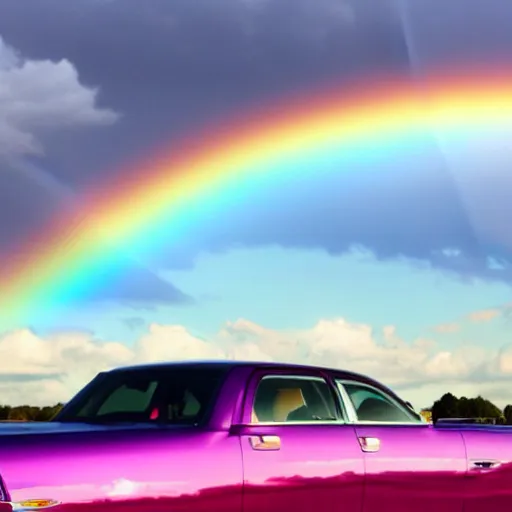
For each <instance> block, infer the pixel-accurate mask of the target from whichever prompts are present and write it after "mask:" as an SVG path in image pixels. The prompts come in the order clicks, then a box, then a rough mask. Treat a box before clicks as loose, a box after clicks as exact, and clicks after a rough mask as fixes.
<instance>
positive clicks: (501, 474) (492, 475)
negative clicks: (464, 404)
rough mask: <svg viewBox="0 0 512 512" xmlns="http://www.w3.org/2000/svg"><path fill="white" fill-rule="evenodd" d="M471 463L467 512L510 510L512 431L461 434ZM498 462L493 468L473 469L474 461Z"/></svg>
mask: <svg viewBox="0 0 512 512" xmlns="http://www.w3.org/2000/svg"><path fill="white" fill-rule="evenodd" d="M462 435H463V437H464V442H465V444H466V450H467V456H468V461H469V462H470V464H469V475H468V483H469V485H468V492H467V503H466V507H465V509H464V512H479V511H481V510H482V509H483V508H485V509H487V510H491V509H493V510H499V509H500V508H501V509H502V510H510V509H511V507H512V431H511V430H501V431H500V430H498V429H496V430H487V431H486V430H469V429H468V430H466V431H463V432H462ZM485 460H487V461H489V462H492V461H496V462H499V463H500V464H499V465H498V466H496V467H494V468H490V469H476V468H473V466H472V464H471V462H472V461H485Z"/></svg>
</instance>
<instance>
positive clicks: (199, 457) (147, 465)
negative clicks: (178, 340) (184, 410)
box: [0, 428, 243, 512]
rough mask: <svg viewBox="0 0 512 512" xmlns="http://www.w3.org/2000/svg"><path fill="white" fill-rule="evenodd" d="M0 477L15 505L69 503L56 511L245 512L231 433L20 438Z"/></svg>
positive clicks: (3, 454) (4, 456)
mask: <svg viewBox="0 0 512 512" xmlns="http://www.w3.org/2000/svg"><path fill="white" fill-rule="evenodd" d="M0 469H1V471H2V475H3V477H4V479H5V481H6V482H7V485H8V490H9V493H10V497H11V500H12V501H21V500H25V499H30V498H51V499H55V500H58V501H59V502H62V503H63V505H61V506H59V507H56V508H54V509H53V510H62V511H64V510H82V509H85V510H100V509H101V508H102V507H106V505H107V503H108V509H109V510H116V511H119V512H121V511H123V512H124V511H128V510H130V511H132V510H153V511H156V510H191V511H193V510H203V509H204V510H206V509H207V508H208V507H211V506H212V504H218V506H219V510H220V509H222V510H226V511H233V512H235V511H236V512H239V511H240V510H241V498H242V475H243V472H242V459H241V455H240V443H239V440H238V439H237V438H236V437H233V436H229V434H228V433H227V432H197V433H195V432H190V431H186V430H184V431H178V429H175V430H174V431H173V430H172V429H158V428H155V429H145V430H134V429H131V430H118V431H116V430H115V429H112V428H110V429H109V431H107V430H106V429H104V430H99V431H96V432H94V431H89V432H86V433H81V434H78V433H74V434H60V435H55V434H49V435H37V436H19V437H18V438H17V439H16V441H14V440H13V439H9V444H8V445H7V446H6V447H4V448H3V449H0ZM141 500H142V501H141ZM134 506H135V508H134ZM98 507H99V508H98ZM210 509H211V508H210Z"/></svg>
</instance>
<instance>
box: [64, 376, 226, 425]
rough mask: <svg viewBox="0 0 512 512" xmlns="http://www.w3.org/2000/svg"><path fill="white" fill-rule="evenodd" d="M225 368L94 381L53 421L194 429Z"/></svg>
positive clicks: (214, 393) (207, 405)
mask: <svg viewBox="0 0 512 512" xmlns="http://www.w3.org/2000/svg"><path fill="white" fill-rule="evenodd" d="M225 375H226V369H225V368H220V369H219V368H215V369H211V368H197V367H194V368H187V367H180V368H175V369H169V370H158V371H148V370H130V371H119V372H112V373H103V374H100V375H98V377H96V379H94V381H92V383H91V384H89V386H87V388H85V390H84V391H83V392H82V393H80V394H79V395H78V396H77V397H76V398H75V399H73V400H72V401H71V402H70V403H69V404H68V406H67V407H66V408H65V409H64V410H63V411H62V412H61V414H60V415H58V416H57V417H56V418H55V421H68V422H71V421H78V422H81V421H87V422H130V423H132V422H163V423H172V424H196V423H199V422H200V421H201V420H202V419H203V418H204V417H205V415H206V414H207V412H209V411H210V410H211V407H212V406H213V402H214V401H215V398H216V395H217V391H218V389H219V386H220V385H221V384H222V382H223V380H224V377H225Z"/></svg>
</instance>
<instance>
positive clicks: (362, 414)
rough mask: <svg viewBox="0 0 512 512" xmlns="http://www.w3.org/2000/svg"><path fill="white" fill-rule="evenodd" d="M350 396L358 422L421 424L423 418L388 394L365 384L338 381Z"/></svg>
mask: <svg viewBox="0 0 512 512" xmlns="http://www.w3.org/2000/svg"><path fill="white" fill-rule="evenodd" d="M337 384H338V386H340V387H342V388H343V389H344V391H345V393H346V395H347V396H348V398H349V400H350V402H351V404H352V406H353V408H354V410H355V413H356V418H357V420H358V421H365V422H366V421H369V422H387V423H421V418H420V417H419V416H417V415H416V414H414V413H413V412H412V411H409V410H408V409H407V408H406V407H403V406H402V405H401V404H399V403H398V402H397V401H396V400H394V399H393V398H392V397H391V396H389V395H388V394H387V393H385V392H383V391H381V390H379V389H376V388H374V387H371V386H367V385H365V384H360V383H355V382H346V381H343V382H341V381H338V382H337Z"/></svg>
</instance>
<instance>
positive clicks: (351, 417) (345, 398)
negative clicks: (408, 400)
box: [334, 378, 429, 427]
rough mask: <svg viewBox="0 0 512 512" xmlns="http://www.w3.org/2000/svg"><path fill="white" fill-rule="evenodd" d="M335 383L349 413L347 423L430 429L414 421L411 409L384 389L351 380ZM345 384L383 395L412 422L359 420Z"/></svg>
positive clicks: (423, 423) (335, 380) (422, 423)
mask: <svg viewBox="0 0 512 512" xmlns="http://www.w3.org/2000/svg"><path fill="white" fill-rule="evenodd" d="M334 382H335V383H336V387H337V388H338V390H339V392H340V395H341V398H342V400H343V402H344V403H345V408H346V410H347V413H348V418H349V421H348V422H347V423H350V424H354V425H401V426H404V425H406V426H421V427H428V426H429V424H428V423H425V422H423V421H414V420H416V418H415V417H414V416H412V414H411V413H410V412H409V408H404V407H403V406H402V404H400V403H399V402H397V401H396V400H395V399H394V398H393V397H392V396H390V395H388V393H386V392H385V391H383V390H382V389H379V388H376V387H375V386H372V385H371V384H367V383H366V382H359V381H357V380H350V379H337V378H335V379H334ZM345 384H349V385H356V386H360V387H363V388H367V389H370V390H372V391H376V392H377V393H380V394H381V395H383V396H385V397H386V398H387V399H388V400H389V401H390V402H391V403H392V404H393V405H395V406H396V407H397V408H398V409H400V410H402V411H403V412H405V413H406V415H407V416H409V417H410V418H411V420H412V421H410V422H408V421H396V422H395V421H364V420H362V421H361V420H359V419H358V418H357V412H356V409H355V407H354V404H353V403H352V400H351V399H350V396H349V394H348V392H347V390H346V389H345Z"/></svg>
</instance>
